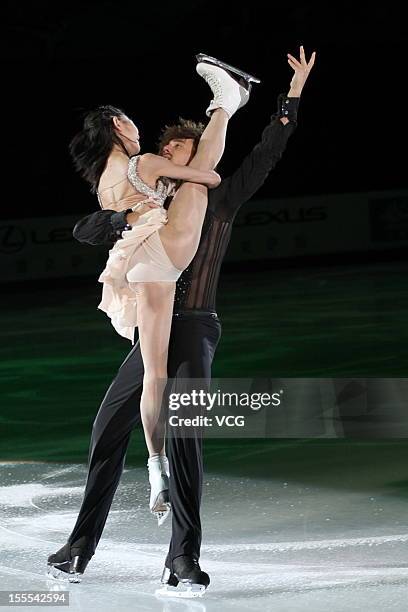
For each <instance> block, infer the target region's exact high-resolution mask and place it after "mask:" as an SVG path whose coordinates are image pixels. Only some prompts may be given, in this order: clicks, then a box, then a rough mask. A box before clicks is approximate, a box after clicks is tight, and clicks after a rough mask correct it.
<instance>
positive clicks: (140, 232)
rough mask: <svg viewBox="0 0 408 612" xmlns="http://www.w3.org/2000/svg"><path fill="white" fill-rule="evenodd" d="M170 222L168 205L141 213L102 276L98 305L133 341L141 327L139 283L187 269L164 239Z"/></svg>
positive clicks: (166, 279) (167, 277)
mask: <svg viewBox="0 0 408 612" xmlns="http://www.w3.org/2000/svg"><path fill="white" fill-rule="evenodd" d="M166 223H167V212H166V210H165V209H164V208H153V209H152V210H149V211H148V212H146V213H144V214H143V215H141V216H140V217H139V219H138V221H137V222H136V223H135V224H134V225H133V227H132V229H131V230H126V231H124V232H122V238H120V239H119V240H118V241H117V242H116V243H115V246H114V247H113V248H112V249H111V250H110V251H109V257H108V261H107V262H106V267H105V269H104V270H103V272H102V274H101V275H100V277H99V279H98V280H99V282H100V283H103V287H102V300H101V302H100V304H99V305H98V308H99V309H100V310H102V311H103V312H105V313H106V314H107V315H108V317H109V318H110V319H111V323H112V325H113V327H114V328H115V330H116V331H117V332H118V334H120V335H121V336H123V337H124V338H128V339H129V340H130V341H131V342H132V344H133V343H134V332H135V327H137V283H140V282H143V283H146V282H148V283H155V282H175V281H177V279H178V278H179V276H180V274H181V273H182V272H183V270H179V269H178V268H176V267H175V266H174V265H173V264H172V262H171V261H170V259H169V257H168V255H167V253H166V251H165V250H164V247H163V244H162V241H161V239H160V234H159V229H160V228H161V227H163V225H164V224H166Z"/></svg>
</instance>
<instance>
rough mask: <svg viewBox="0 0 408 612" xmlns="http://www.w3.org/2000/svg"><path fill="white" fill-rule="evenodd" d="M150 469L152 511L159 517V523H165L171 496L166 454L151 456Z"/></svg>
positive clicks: (148, 464) (148, 463)
mask: <svg viewBox="0 0 408 612" xmlns="http://www.w3.org/2000/svg"><path fill="white" fill-rule="evenodd" d="M147 467H148V469H149V482H150V486H151V490H150V504H149V505H150V511H151V512H152V514H154V515H155V517H156V518H157V523H158V525H159V526H160V525H163V523H164V521H165V520H166V518H167V517H168V515H169V513H170V509H171V506H170V498H169V476H170V472H169V462H168V460H167V457H166V456H165V455H158V456H157V455H156V456H154V457H150V458H149V460H148V462H147Z"/></svg>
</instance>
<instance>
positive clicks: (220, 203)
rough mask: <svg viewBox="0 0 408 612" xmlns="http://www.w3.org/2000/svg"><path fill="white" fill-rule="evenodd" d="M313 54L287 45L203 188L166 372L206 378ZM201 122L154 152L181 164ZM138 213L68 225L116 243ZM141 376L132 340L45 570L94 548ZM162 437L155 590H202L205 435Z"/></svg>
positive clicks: (79, 233) (79, 559)
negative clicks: (249, 143)
mask: <svg viewBox="0 0 408 612" xmlns="http://www.w3.org/2000/svg"><path fill="white" fill-rule="evenodd" d="M314 60H315V53H313V54H312V56H311V59H310V60H309V62H307V61H306V58H305V53H304V50H303V47H301V48H300V61H298V60H297V59H296V58H295V57H294V56H292V55H290V54H288V63H289V65H290V66H291V67H292V68H293V70H294V75H293V78H292V80H291V83H290V89H289V92H288V94H287V95H285V94H283V93H282V94H280V95H279V97H278V108H277V111H276V113H274V114H273V115H272V117H271V122H270V123H269V124H268V125H267V126H266V127H265V129H264V131H263V133H262V138H261V141H260V142H259V143H258V144H257V145H256V146H255V147H254V149H253V150H252V151H251V152H250V153H249V155H247V157H246V158H245V159H244V160H243V162H242V164H241V165H240V167H239V168H238V169H237V170H236V171H235V172H234V174H232V175H231V176H230V177H227V178H225V179H223V180H222V182H221V184H220V185H219V186H218V187H217V188H216V189H213V190H209V192H208V207H207V212H206V217H205V221H204V225H203V230H202V234H201V240H200V244H199V247H198V250H197V253H196V255H195V256H194V259H193V260H192V262H191V264H190V265H189V266H188V268H187V269H186V270H185V271H184V272H183V274H182V275H181V277H180V279H179V280H178V281H177V288H176V296H175V302H174V314H173V322H172V330H171V336H170V344H169V356H168V377H169V378H180V379H189V378H196V379H204V380H206V381H209V380H210V377H211V363H212V360H213V357H214V353H215V350H216V347H217V344H218V342H219V339H220V336H221V325H220V321H219V319H218V316H217V313H216V310H215V303H216V300H215V298H216V289H217V284H218V279H219V272H220V267H221V263H222V260H223V257H224V255H225V252H226V250H227V246H228V243H229V240H230V236H231V231H232V224H233V221H234V218H235V216H236V214H237V212H238V210H239V209H240V207H241V206H242V204H244V203H245V202H246V201H247V200H249V199H250V198H251V197H252V196H253V195H254V193H256V191H257V190H258V189H259V188H260V187H261V186H262V185H263V183H264V182H265V180H266V178H267V176H268V175H269V173H270V172H271V170H272V169H273V168H274V167H275V165H276V164H277V162H278V161H279V159H280V158H281V156H282V154H283V152H284V150H285V148H286V145H287V142H288V139H289V137H290V136H291V134H292V133H293V132H294V130H295V129H296V126H297V110H298V105H299V97H300V95H301V92H302V89H303V87H304V84H305V82H306V79H307V77H308V75H309V72H310V70H311V68H312V67H313V64H314ZM202 129H203V126H202V125H197V124H195V123H194V122H192V121H184V120H182V121H181V122H180V123H179V124H178V125H175V126H171V127H168V128H167V129H165V131H164V132H163V134H162V137H161V140H160V143H159V154H160V155H165V156H168V157H170V159H172V161H173V162H174V163H177V164H187V163H188V162H189V160H190V159H191V157H192V156H193V155H194V149H195V147H196V146H197V143H198V140H199V137H200V135H201V132H202ZM166 204H167V206H168V204H169V203H166ZM135 220H136V218H135V215H134V213H133V212H132V211H130V210H129V211H124V212H115V211H112V210H100V211H98V212H95V213H93V214H91V215H88V216H87V217H85V218H83V219H81V220H80V221H79V222H78V223H77V224H76V226H75V228H74V232H73V233H74V237H75V238H76V239H77V240H79V241H80V242H84V243H88V244H92V245H99V244H104V245H107V246H112V245H113V244H114V242H115V241H116V240H118V239H120V238H121V235H122V232H124V231H126V230H127V229H130V228H131V225H132V222H134V221H135ZM142 379H143V362H142V358H141V353H140V347H139V343H136V344H135V346H134V347H133V348H132V350H131V351H130V353H129V354H128V356H127V357H126V359H125V360H124V362H123V363H122V365H121V366H120V368H119V371H118V373H117V375H116V377H115V379H114V380H113V382H112V384H111V385H110V387H109V389H108V391H107V393H106V395H105V397H104V399H103V401H102V404H101V406H100V409H99V411H98V414H97V416H96V419H95V421H94V425H93V430H92V438H91V443H90V449H89V460H88V478H87V482H86V488H85V493H84V499H83V502H82V506H81V509H80V513H79V516H78V519H77V522H76V524H75V526H74V528H73V531H72V533H71V535H70V536H69V538H68V541H67V543H66V544H65V545H64V546H63V547H62V548H61V549H60V550H59V551H58V552H57V553H55V554H53V555H51V556H50V557H49V559H48V568H49V572H50V573H51V575H54V576H55V575H57V574H58V572H61V571H62V572H68V573H71V574H73V575H74V576H75V577H76V578H75V580H76V581H79V576H80V575H81V574H82V573H83V572H84V571H85V569H86V566H87V564H88V562H89V560H90V559H91V557H92V556H93V554H94V553H95V549H96V546H97V544H98V542H99V539H100V537H101V535H102V531H103V528H104V525H105V522H106V519H107V516H108V513H109V509H110V506H111V503H112V500H113V497H114V494H115V491H116V489H117V486H118V484H119V480H120V477H121V474H122V471H123V467H124V463H125V455H126V450H127V447H128V443H129V439H130V434H131V431H132V429H133V428H134V427H135V426H137V425H139V424H140V422H141V419H140V407H139V402H140V396H141V391H142ZM177 390H178V391H182V389H179V388H178V389H177ZM166 446H167V455H168V459H169V465H170V475H171V477H170V501H171V506H172V537H171V541H170V546H169V552H168V554H167V557H166V561H165V567H164V571H163V575H162V584H163V588H162V589H161V590H160V591H158V592H160V593H161V594H166V593H169V594H172V595H176V594H177V592H178V591H179V595H180V596H183V593H184V595H187V596H190V595H191V596H194V595H202V594H203V593H204V591H205V589H206V588H207V586H208V585H209V582H210V579H209V576H208V574H207V573H206V572H203V571H201V568H200V566H199V558H200V547H201V522H200V502H201V494H202V480H203V463H202V438H201V435H200V434H197V435H196V437H189V438H186V437H183V436H182V437H178V436H177V435H170V436H169V437H168V440H167V442H166Z"/></svg>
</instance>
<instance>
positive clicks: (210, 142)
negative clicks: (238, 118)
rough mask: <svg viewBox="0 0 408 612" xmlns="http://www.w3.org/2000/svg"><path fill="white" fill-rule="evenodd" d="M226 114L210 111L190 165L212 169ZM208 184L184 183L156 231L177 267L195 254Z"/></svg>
mask: <svg viewBox="0 0 408 612" xmlns="http://www.w3.org/2000/svg"><path fill="white" fill-rule="evenodd" d="M228 119H229V118H228V114H227V113H226V112H225V111H224V110H223V109H217V110H215V111H214V112H213V114H212V116H211V120H210V122H209V123H208V125H207V127H206V128H205V130H204V132H203V134H202V136H201V138H200V142H199V145H198V148H197V152H196V154H195V155H194V157H193V159H192V160H191V162H190V164H189V166H192V167H194V168H197V169H199V170H213V169H214V168H215V167H216V165H217V164H218V162H219V161H220V159H221V157H222V154H223V152H224V148H225V137H226V133H227V126H228ZM207 203H208V194H207V187H204V185H198V184H197V183H183V185H181V187H180V189H179V190H178V191H177V193H176V195H175V197H174V198H173V201H172V203H171V205H170V206H169V209H168V223H167V224H166V225H165V226H164V227H162V228H161V229H160V230H159V234H160V238H161V241H162V243H163V246H164V249H165V251H166V253H167V255H168V256H169V258H170V260H171V261H172V263H173V265H174V266H175V267H176V268H178V269H179V270H184V269H185V268H186V267H187V266H188V264H189V263H190V261H191V260H192V258H193V257H194V255H195V253H196V251H197V248H198V244H199V241H200V235H201V229H202V225H203V222H204V217H205V213H206V210H207Z"/></svg>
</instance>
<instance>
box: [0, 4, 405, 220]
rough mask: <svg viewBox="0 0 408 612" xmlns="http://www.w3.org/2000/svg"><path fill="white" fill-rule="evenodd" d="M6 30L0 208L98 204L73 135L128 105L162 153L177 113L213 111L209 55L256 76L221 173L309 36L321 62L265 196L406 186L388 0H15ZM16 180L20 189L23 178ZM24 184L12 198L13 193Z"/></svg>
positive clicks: (394, 25) (400, 50) (48, 210)
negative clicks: (166, 129)
mask: <svg viewBox="0 0 408 612" xmlns="http://www.w3.org/2000/svg"><path fill="white" fill-rule="evenodd" d="M4 6H6V8H7V19H6V35H5V36H4V37H3V38H2V46H3V50H2V58H3V70H2V73H3V86H4V88H3V103H4V104H5V108H4V110H3V113H2V120H3V132H5V133H6V134H7V140H6V143H7V144H6V145H5V147H4V148H5V152H6V151H7V153H6V156H7V159H8V160H9V161H10V162H11V163H10V165H9V167H8V168H7V174H6V180H5V185H6V195H7V197H5V198H4V199H3V206H2V207H1V215H2V218H16V217H22V216H27V215H29V216H45V215H54V214H70V213H78V214H79V216H81V213H87V212H91V211H93V210H95V209H96V207H97V203H96V200H95V198H94V197H93V196H92V195H91V194H90V193H89V189H88V186H87V185H86V183H84V182H83V181H82V180H81V179H80V178H79V177H78V176H76V175H75V174H74V171H73V168H72V166H71V162H70V159H69V157H68V153H67V145H68V142H69V140H70V138H71V137H72V136H73V134H74V133H75V132H76V131H77V130H78V129H79V128H80V112H81V110H83V109H88V108H92V107H94V106H96V105H98V104H101V103H111V104H114V105H117V106H119V107H122V108H123V109H124V110H125V112H127V113H128V114H129V115H130V116H132V117H133V118H134V120H135V122H136V124H137V125H138V127H139V128H140V131H141V138H142V140H141V143H142V152H147V151H155V144H156V142H157V138H158V135H159V132H160V128H161V127H162V126H163V125H164V124H166V123H169V122H173V121H175V120H177V117H178V116H179V115H181V116H184V117H189V118H193V119H196V120H205V115H204V110H205V108H206V106H207V104H208V102H209V90H208V86H207V85H206V84H205V83H204V81H202V79H200V78H199V76H198V75H197V74H196V73H195V58H194V56H195V54H196V53H197V52H204V53H208V54H210V55H213V56H216V57H219V58H220V59H224V60H225V61H227V62H229V63H232V64H234V65H238V66H240V67H242V68H244V69H247V70H248V71H249V72H252V73H253V74H255V75H256V76H258V77H259V78H260V79H261V80H262V83H261V85H259V86H257V87H256V88H254V90H253V96H252V99H251V100H250V102H249V103H248V105H247V107H246V108H245V109H243V110H242V111H240V113H239V114H237V116H236V117H234V118H233V119H232V121H231V125H230V131H229V135H228V141H227V148H226V153H225V157H224V160H223V162H222V164H221V165H220V173H221V174H222V175H223V176H226V175H228V174H229V173H230V172H231V171H233V170H234V169H235V167H236V166H237V165H238V164H239V163H240V160H241V159H242V157H243V156H244V155H245V154H246V153H247V152H248V151H249V150H250V148H251V147H252V146H253V145H254V144H255V143H256V142H257V140H258V139H259V137H260V134H261V132H262V129H263V127H264V126H265V125H266V124H267V122H268V120H269V117H270V115H271V113H273V112H274V111H275V108H276V97H277V95H278V94H279V92H281V91H284V92H287V91H288V88H289V83H290V79H291V77H292V74H293V71H292V69H291V68H290V66H289V64H288V63H287V59H286V53H287V52H290V53H292V54H293V55H296V56H297V57H298V56H299V45H301V44H303V45H304V47H305V50H306V56H307V58H308V59H309V58H310V55H311V53H312V51H313V50H316V52H317V58H316V62H315V66H314V69H313V71H312V73H311V75H310V77H309V80H308V81H307V83H306V86H305V89H304V90H303V93H302V100H301V108H300V113H299V127H298V130H297V132H296V134H295V135H294V136H293V137H292V139H291V141H290V143H289V146H288V150H287V152H286V153H285V154H284V156H283V158H282V160H281V162H280V163H279V165H278V168H277V170H276V171H275V172H273V174H272V175H271V177H270V178H269V179H268V181H267V183H266V184H265V186H264V187H263V188H262V190H261V191H260V192H259V193H258V195H259V196H260V197H265V196H271V197H280V196H285V195H287V196H289V195H303V194H321V193H335V192H337V193H338V192H348V191H367V190H385V189H394V188H402V187H405V186H406V178H405V177H406V173H405V155H400V154H399V153H398V149H399V148H401V147H399V144H400V143H401V144H402V145H403V137H402V130H403V129H404V124H405V117H404V115H405V98H404V97H403V94H402V89H403V86H404V83H405V79H406V76H405V72H406V68H405V64H406V60H405V56H406V45H405V43H406V38H407V37H406V24H405V20H403V19H402V16H401V15H400V14H399V13H398V12H397V10H396V9H395V8H394V6H393V5H391V4H390V3H388V4H385V3H382V4H381V5H373V4H369V3H342V4H340V3H339V4H337V5H336V4H325V5H320V4H319V5H317V4H312V3H309V4H308V3H303V4H302V5H300V4H299V5H298V4H295V5H293V4H292V3H288V2H286V3H285V2H279V3H277V2H274V3H272V2H268V3H261V2H257V1H256V2H245V3H243V4H242V5H238V3H235V2H234V3H232V2H223V3H219V4H215V3H209V2H208V1H207V2H204V1H201V0H199V1H195V2H191V1H189V2H181V1H176V2H155V3H141V2H134V1H133V2H126V1H124V2H117V1H116V2H115V1H113V0H102V1H98V2H95V1H91V2H89V1H88V2H85V3H78V2H75V1H74V2H72V1H67V0H60V1H58V2H55V1H53V2H50V1H48V0H39V1H38V2H32V3H28V2H6V3H4ZM16 181H17V182H18V183H17V184H18V187H17V188H16ZM16 193H17V198H16Z"/></svg>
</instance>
